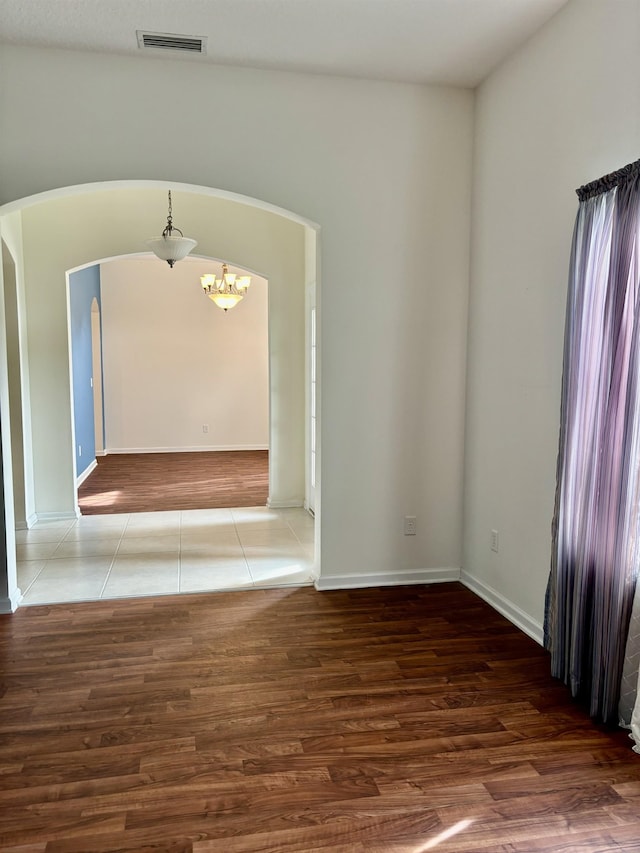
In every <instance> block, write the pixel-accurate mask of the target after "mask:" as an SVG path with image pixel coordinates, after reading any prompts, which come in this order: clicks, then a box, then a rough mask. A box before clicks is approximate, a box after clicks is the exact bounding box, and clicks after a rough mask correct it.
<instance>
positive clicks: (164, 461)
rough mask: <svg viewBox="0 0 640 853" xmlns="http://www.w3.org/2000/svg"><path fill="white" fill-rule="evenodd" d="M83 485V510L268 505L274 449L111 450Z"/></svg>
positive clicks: (107, 511) (105, 511)
mask: <svg viewBox="0 0 640 853" xmlns="http://www.w3.org/2000/svg"><path fill="white" fill-rule="evenodd" d="M97 462H98V466H97V468H96V469H95V470H94V471H92V472H91V474H89V476H88V477H87V479H86V480H85V481H84V483H82V485H81V486H80V488H79V489H78V504H79V505H80V511H81V513H82V515H105V514H112V513H117V512H160V511H162V510H172V509H214V508H217V507H240V506H264V505H265V504H266V502H267V497H268V495H269V451H267V450H230V451H224V450H218V451H193V452H191V453H110V454H108V455H107V456H100V457H98V460H97Z"/></svg>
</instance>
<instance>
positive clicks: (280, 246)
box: [0, 181, 320, 520]
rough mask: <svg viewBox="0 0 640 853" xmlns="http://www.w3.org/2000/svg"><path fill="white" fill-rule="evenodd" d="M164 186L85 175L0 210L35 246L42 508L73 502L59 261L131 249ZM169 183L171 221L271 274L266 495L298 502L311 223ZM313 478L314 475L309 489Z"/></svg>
mask: <svg viewBox="0 0 640 853" xmlns="http://www.w3.org/2000/svg"><path fill="white" fill-rule="evenodd" d="M167 188H169V185H168V184H167V183H163V182H144V181H143V182H135V181H132V182H116V183H111V184H94V185H87V186H82V187H73V188H68V189H65V190H59V191H54V192H50V193H44V194H42V195H40V196H37V197H33V198H30V199H25V200H22V201H21V202H15V203H12V204H11V205H7V206H5V208H3V209H2V210H1V211H0V217H1V216H2V215H6V214H11V213H13V212H16V211H20V213H21V218H22V223H21V224H22V229H23V235H25V236H26V237H27V238H28V239H27V241H26V242H25V245H26V243H27V242H28V245H29V246H30V247H34V246H36V245H37V246H38V252H37V253H35V252H34V253H32V252H29V253H28V257H25V261H24V265H25V270H24V272H25V275H24V281H25V291H26V292H25V303H26V312H27V319H28V327H29V335H30V336H31V335H34V336H35V337H37V339H38V341H39V344H40V346H39V347H38V348H37V349H36V350H35V351H34V353H32V354H30V358H29V361H28V364H26V365H25V368H26V370H27V371H28V374H29V378H30V384H31V401H30V402H31V410H32V412H33V424H32V442H31V447H30V456H31V458H32V459H33V469H34V487H33V500H34V505H35V507H36V513H37V515H38V517H39V518H45V519H47V518H48V519H51V520H53V519H56V518H58V519H60V518H64V517H69V516H70V515H73V514H74V491H75V482H74V480H75V476H74V473H75V472H74V471H73V465H71V466H69V464H68V460H69V459H72V458H73V451H74V448H73V436H72V429H71V423H70V416H69V414H68V397H69V384H68V383H69V373H68V364H66V365H65V357H64V355H65V352H66V347H65V348H61V340H62V336H63V334H64V333H65V332H66V328H65V327H64V322H61V321H63V319H64V296H63V293H64V282H63V278H64V272H65V271H66V270H68V269H72V268H74V267H77V266H79V265H82V264H85V263H88V262H91V261H94V262H95V261H96V260H101V259H104V258H109V257H118V256H123V255H127V254H132V253H133V254H135V253H136V252H138V251H140V247H141V245H143V244H144V240H145V239H146V238H147V237H149V236H151V235H153V234H154V233H155V232H156V231H157V230H158V222H159V221H162V216H163V213H164V206H165V199H166V189H167ZM171 188H172V189H173V191H174V216H175V218H176V221H178V215H179V224H180V226H181V227H183V228H184V230H185V232H187V233H189V234H190V235H192V236H194V237H195V238H196V239H198V242H199V249H200V248H202V249H203V250H204V254H205V255H208V256H211V257H225V258H226V259H228V260H229V261H230V262H233V261H234V260H235V259H236V258H239V257H242V258H243V265H245V266H249V267H253V268H256V269H261V270H264V271H265V272H266V274H267V276H268V278H269V280H270V281H271V282H273V283H275V285H276V286H275V287H274V288H273V294H270V318H273V319H270V330H269V334H270V340H271V341H273V343H274V346H273V348H272V349H270V360H271V362H270V363H271V375H272V393H271V398H270V406H271V425H270V430H271V441H270V445H271V448H272V454H273V457H274V458H273V463H274V464H273V465H272V470H273V475H272V476H273V493H272V497H273V504H274V505H275V506H285V507H286V506H288V505H291V504H294V505H300V504H302V502H303V501H304V495H305V469H306V468H307V467H308V466H307V465H306V460H305V445H306V430H307V421H308V418H307V411H306V404H305V393H304V389H305V387H306V382H307V377H306V375H305V352H306V349H305V348H306V340H305V323H304V305H305V298H306V291H307V284H308V281H309V278H310V274H309V272H308V269H307V265H306V264H305V259H306V257H307V255H306V254H305V242H306V243H307V244H308V243H309V241H310V240H311V241H312V242H313V245H314V249H315V239H316V234H317V227H316V226H315V225H313V223H309V222H307V221H305V220H303V219H301V218H300V217H297V216H295V215H293V214H291V213H289V212H288V211H283V210H281V209H277V208H274V207H272V206H270V205H268V204H265V203H262V202H260V201H256V200H252V199H246V198H244V197H240V196H234V195H232V194H229V193H223V192H218V191H216V190H212V189H209V188H204V187H192V186H190V185H172V186H171ZM176 202H179V204H180V207H178V205H177V204H176ZM178 211H180V213H179V214H178ZM56 223H58V224H56ZM45 259H46V260H45ZM314 262H315V260H314ZM315 278H316V277H315V267H314V269H313V280H314V281H315ZM292 314H295V315H296V316H297V315H299V316H300V318H301V320H300V322H299V323H298V322H293V323H292V322H291V316H292ZM61 356H62V357H61ZM65 400H66V401H67V405H66V406H65ZM65 408H66V412H67V413H66V414H65V413H64V409H65ZM65 460H66V461H65ZM70 468H71V470H69V469H70ZM319 485H320V484H319V482H316V494H317V491H318V486H319ZM316 517H317V518H318V517H319V501H318V499H317V497H316Z"/></svg>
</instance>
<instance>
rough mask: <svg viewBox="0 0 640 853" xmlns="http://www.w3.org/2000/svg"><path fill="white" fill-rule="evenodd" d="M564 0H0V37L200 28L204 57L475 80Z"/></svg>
mask: <svg viewBox="0 0 640 853" xmlns="http://www.w3.org/2000/svg"><path fill="white" fill-rule="evenodd" d="M566 2H567V0H0V41H5V42H13V43H15V44H23V45H40V46H47V47H60V48H70V49H77V50H91V51H100V52H109V53H118V54H131V55H144V56H146V57H149V58H150V59H153V58H155V57H157V56H160V57H162V58H164V59H168V58H179V59H181V60H185V56H184V54H180V53H173V52H170V51H153V52H150V51H144V52H143V51H141V50H139V48H138V45H137V40H136V30H139V29H144V30H152V31H154V32H163V33H179V34H183V35H197V36H206V37H207V39H208V50H207V55H206V56H204V57H203V56H187V57H186V60H185V61H190V62H213V63H219V64H225V65H240V66H248V67H253V68H263V69H280V70H285V71H306V72H312V73H317V74H334V75H335V74H337V75H342V76H348V77H363V78H372V79H382V80H397V81H405V82H414V83H442V84H450V85H456V86H471V87H473V86H476V85H477V84H478V83H479V82H480V81H481V80H482V79H483V78H484V77H485V76H486V75H487V74H488V73H489V71H491V69H492V68H493V67H494V66H495V65H497V64H498V63H499V62H500V61H501V60H502V59H504V58H505V57H506V56H508V55H509V54H510V53H512V52H513V51H514V50H515V49H516V48H517V47H519V46H520V45H521V44H522V43H523V42H524V41H526V39H527V38H529V36H530V35H531V34H532V33H534V32H535V31H536V30H537V29H538V28H539V27H540V26H542V24H544V23H545V21H547V20H548V19H549V18H550V17H551V16H552V15H553V14H555V12H557V11H558V9H560V7H561V6H563V5H564V4H565V3H566Z"/></svg>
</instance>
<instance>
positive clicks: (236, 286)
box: [200, 264, 251, 311]
mask: <svg viewBox="0 0 640 853" xmlns="http://www.w3.org/2000/svg"><path fill="white" fill-rule="evenodd" d="M200 281H201V282H202V289H203V291H204V292H205V293H206V295H207V296H208V297H209V299H213V301H214V302H215V303H216V305H217V306H218V308H222V310H223V311H228V310H229V308H233V307H234V306H236V305H237V304H238V302H240V300H241V299H242V297H243V296H244V295H245V293H246V292H247V289H248V287H249V285H250V284H251V276H249V275H236V274H235V273H234V272H229V269H228V267H227V265H226V264H222V278H216V277H215V274H213V273H207V274H206V275H203V276H200Z"/></svg>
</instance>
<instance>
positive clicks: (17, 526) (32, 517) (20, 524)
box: [14, 512, 38, 530]
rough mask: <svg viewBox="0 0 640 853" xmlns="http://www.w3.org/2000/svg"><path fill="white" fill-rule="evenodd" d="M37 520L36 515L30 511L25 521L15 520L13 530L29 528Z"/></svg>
mask: <svg viewBox="0 0 640 853" xmlns="http://www.w3.org/2000/svg"><path fill="white" fill-rule="evenodd" d="M37 520H38V516H37V515H36V514H35V512H32V513H31V515H30V516H29V517H28V518H27V520H26V521H16V523H15V526H14V530H31V528H32V527H33V525H34V524H35V523H36V521H37Z"/></svg>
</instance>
